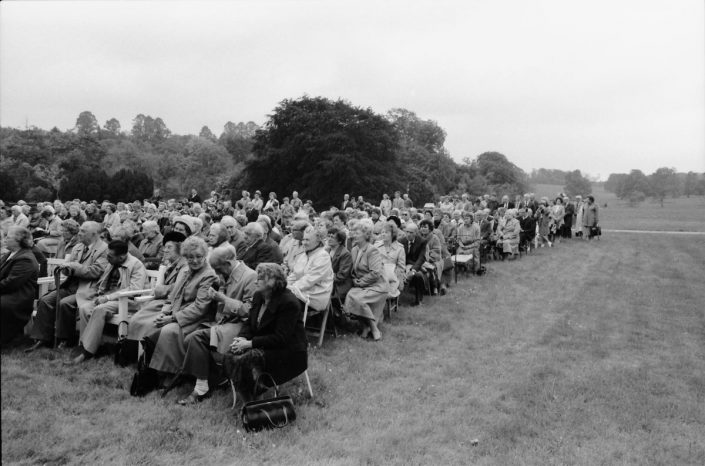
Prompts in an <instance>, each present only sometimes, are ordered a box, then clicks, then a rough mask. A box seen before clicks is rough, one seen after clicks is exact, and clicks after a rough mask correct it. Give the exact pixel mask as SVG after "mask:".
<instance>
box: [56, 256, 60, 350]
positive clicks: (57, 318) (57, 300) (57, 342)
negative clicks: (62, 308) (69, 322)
mask: <svg viewBox="0 0 705 466" xmlns="http://www.w3.org/2000/svg"><path fill="white" fill-rule="evenodd" d="M60 286H61V267H57V268H55V269H54V287H55V288H54V289H55V291H56V301H55V302H54V348H56V347H58V346H59V336H58V330H59V305H60V304H61V293H60V292H59V287H60Z"/></svg>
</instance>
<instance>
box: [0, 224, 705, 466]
mask: <svg viewBox="0 0 705 466" xmlns="http://www.w3.org/2000/svg"><path fill="white" fill-rule="evenodd" d="M704 263H705V248H703V247H702V241H701V240H700V238H695V237H683V238H680V239H679V240H678V241H677V242H674V241H673V237H672V236H668V235H634V234H610V235H605V236H604V237H603V238H602V240H601V241H594V242H590V243H588V242H587V241H580V240H572V241H569V242H567V243H561V244H558V245H557V246H556V247H554V248H551V249H548V248H546V249H539V250H538V251H536V252H535V253H534V254H533V255H531V256H529V257H524V258H522V259H520V260H518V261H512V262H507V263H502V262H493V263H490V264H488V267H489V272H488V274H487V275H486V276H484V277H481V278H474V277H473V278H465V277H461V278H460V281H459V283H458V285H457V286H454V287H453V288H452V290H451V293H450V294H449V295H448V296H445V297H439V298H435V299H428V300H427V303H426V304H425V305H424V306H422V307H416V308H410V307H406V306H403V307H402V308H401V310H400V311H399V312H398V313H397V314H396V315H394V318H393V320H392V322H391V323H384V324H382V327H381V328H382V332H383V335H384V336H383V340H382V341H381V342H379V343H372V342H365V341H362V340H361V339H360V338H358V337H356V336H354V335H346V336H344V337H340V338H338V339H335V340H327V341H326V343H325V344H324V347H323V348H322V349H314V350H312V351H311V353H310V368H309V373H310V375H311V381H312V383H313V389H314V392H315V399H314V400H313V401H311V400H308V399H307V398H305V397H304V396H303V395H302V389H303V385H302V383H301V380H298V381H296V382H295V383H293V384H289V385H288V386H287V387H285V389H286V390H288V391H290V392H291V393H293V394H294V397H295V401H296V408H297V414H298V419H297V421H296V423H295V424H294V425H292V426H291V427H288V428H286V429H283V430H278V431H273V432H264V433H260V434H245V433H244V432H243V431H242V428H241V427H240V425H239V422H238V420H237V417H236V416H235V415H234V414H233V413H232V412H231V411H230V410H229V409H228V405H229V401H230V400H229V395H228V393H227V392H219V393H217V394H216V396H214V397H213V398H212V399H210V400H207V401H205V402H204V403H202V404H200V405H199V406H197V407H188V408H184V407H181V406H177V405H176V404H175V403H174V401H175V400H176V399H178V398H179V397H180V396H183V395H185V394H186V393H187V391H188V390H189V389H190V386H186V387H182V388H180V389H177V390H176V391H175V392H174V393H171V394H169V395H168V396H167V397H166V398H165V399H162V398H160V397H159V395H158V394H157V393H154V394H151V395H149V396H147V397H146V398H144V399H135V398H131V397H130V396H129V394H128V392H127V388H128V386H129V382H130V377H131V374H132V369H130V368H125V369H123V368H116V367H115V366H113V364H112V362H111V360H110V358H108V357H102V358H99V359H97V360H93V361H89V362H88V363H87V364H86V365H85V366H84V367H81V368H80V369H78V370H76V369H74V368H69V367H65V366H63V365H62V364H61V361H63V360H65V359H68V357H69V355H67V354H60V353H57V352H55V351H53V350H48V349H47V350H42V351H40V352H38V353H34V354H31V355H25V354H23V353H21V352H20V351H10V352H6V353H3V354H2V378H1V382H2V392H1V395H2V462H3V464H27V465H29V464H77V463H80V464H163V465H171V464H208V465H220V464H223V465H226V464H253V465H254V464H273V465H279V464H286V465H338V464H343V465H359V464H364V465H388V464H399V465H468V464H479V465H514V464H530V465H550V464H555V465H563V464H579V465H600V464H604V465H613V464H620V465H623V464H628V465H675V464H678V465H681V464H692V465H698V466H702V465H703V464H705V337H704V335H705V314H704V311H703V303H704V302H705V288H703V287H702V284H701V283H700V281H699V280H698V277H702V273H703V264H704ZM473 439H477V440H478V444H477V445H476V446H474V445H473Z"/></svg>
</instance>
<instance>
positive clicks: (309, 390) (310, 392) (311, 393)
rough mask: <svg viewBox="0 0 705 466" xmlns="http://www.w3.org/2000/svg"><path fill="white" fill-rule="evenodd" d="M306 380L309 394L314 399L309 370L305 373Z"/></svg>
mask: <svg viewBox="0 0 705 466" xmlns="http://www.w3.org/2000/svg"><path fill="white" fill-rule="evenodd" d="M304 379H306V386H307V387H308V394H309V395H311V398H313V389H311V381H310V380H309V378H308V370H305V371H304Z"/></svg>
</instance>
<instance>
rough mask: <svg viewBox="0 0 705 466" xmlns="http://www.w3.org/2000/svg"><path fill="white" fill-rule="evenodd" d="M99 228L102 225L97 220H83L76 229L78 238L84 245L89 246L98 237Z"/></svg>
mask: <svg viewBox="0 0 705 466" xmlns="http://www.w3.org/2000/svg"><path fill="white" fill-rule="evenodd" d="M101 228H102V225H101V224H100V223H98V222H92V221H88V222H83V224H82V225H81V228H79V230H78V240H79V241H80V242H81V243H83V244H85V245H86V246H90V245H91V244H93V243H95V242H96V241H98V239H99V238H100V230H101Z"/></svg>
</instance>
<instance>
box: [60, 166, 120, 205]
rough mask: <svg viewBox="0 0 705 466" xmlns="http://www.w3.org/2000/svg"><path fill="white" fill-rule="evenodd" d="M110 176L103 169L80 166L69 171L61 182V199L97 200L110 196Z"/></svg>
mask: <svg viewBox="0 0 705 466" xmlns="http://www.w3.org/2000/svg"><path fill="white" fill-rule="evenodd" d="M109 189H110V178H109V177H108V175H106V174H105V172H104V171H103V170H96V169H89V168H80V169H77V170H72V171H70V172H68V174H67V176H66V177H65V178H64V180H63V181H62V182H61V188H60V189H59V198H60V199H76V198H78V199H82V200H86V201H89V200H97V201H101V200H102V199H104V198H106V197H108V195H109Z"/></svg>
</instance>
